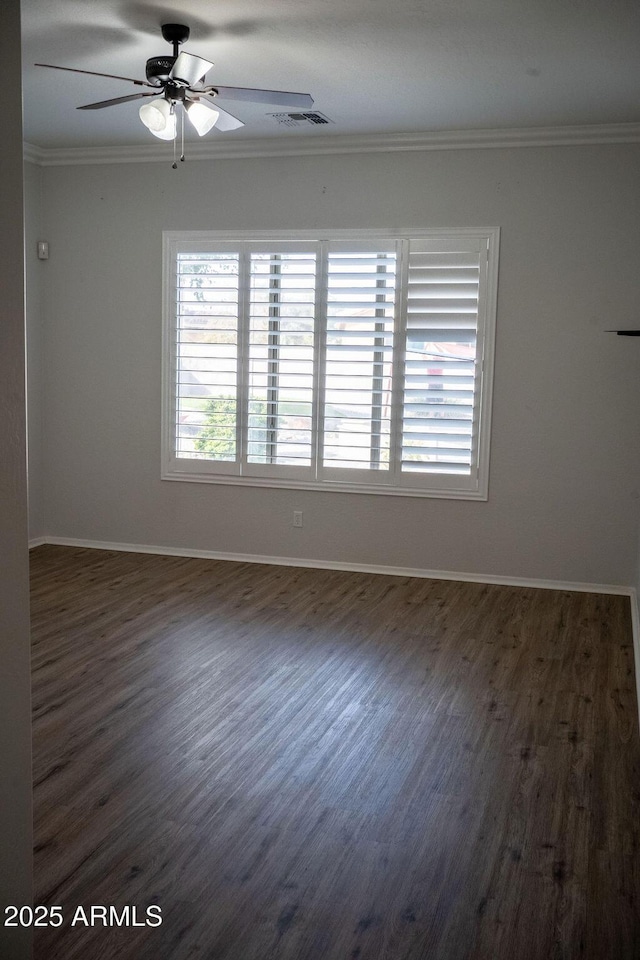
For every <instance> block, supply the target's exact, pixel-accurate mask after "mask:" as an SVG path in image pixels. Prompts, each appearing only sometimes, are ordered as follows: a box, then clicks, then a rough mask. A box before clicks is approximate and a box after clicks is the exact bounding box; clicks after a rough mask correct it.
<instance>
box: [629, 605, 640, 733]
mask: <svg viewBox="0 0 640 960" xmlns="http://www.w3.org/2000/svg"><path fill="white" fill-rule="evenodd" d="M629 596H630V599H631V633H632V636H633V660H634V666H635V668H636V700H637V703H638V723H639V724H640V607H638V591H637V590H636V589H635V588H633V587H632V588H631V593H630V595H629Z"/></svg>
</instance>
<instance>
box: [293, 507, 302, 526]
mask: <svg viewBox="0 0 640 960" xmlns="http://www.w3.org/2000/svg"><path fill="white" fill-rule="evenodd" d="M293 525H294V527H301V526H302V510H294V511H293Z"/></svg>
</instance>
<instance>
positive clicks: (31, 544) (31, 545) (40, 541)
mask: <svg viewBox="0 0 640 960" xmlns="http://www.w3.org/2000/svg"><path fill="white" fill-rule="evenodd" d="M48 542H49V541H48V540H47V538H46V537H34V538H33V540H29V550H33V548H34V547H41V546H42V544H43V543H48Z"/></svg>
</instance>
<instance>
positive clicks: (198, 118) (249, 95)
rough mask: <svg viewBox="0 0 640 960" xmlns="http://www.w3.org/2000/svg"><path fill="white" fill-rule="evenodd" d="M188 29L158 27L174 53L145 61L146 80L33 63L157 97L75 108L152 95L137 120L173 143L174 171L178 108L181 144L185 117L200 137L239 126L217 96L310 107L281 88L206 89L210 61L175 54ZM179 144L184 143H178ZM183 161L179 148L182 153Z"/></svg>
mask: <svg viewBox="0 0 640 960" xmlns="http://www.w3.org/2000/svg"><path fill="white" fill-rule="evenodd" d="M189 33H190V31H189V27H187V26H185V25H184V24H180V23H165V24H164V25H163V27H162V36H163V37H164V39H165V40H166V41H167V42H168V43H171V44H172V46H173V55H172V56H164V57H151V59H149V60H147V63H146V70H145V75H146V80H134V79H132V78H131V77H118V76H114V75H113V74H107V73H96V71H94V70H79V69H75V68H73V67H57V66H54V65H53V64H50V63H37V64H35V66H37V67H49V68H50V69H52V70H66V71H67V72H70V73H85V74H91V75H92V76H97V77H109V78H110V79H113V80H125V81H126V82H128V83H134V84H135V85H136V86H138V87H150V88H151V89H152V90H155V91H157V92H158V93H159V92H160V90H162V94H161V95H160V96H156V93H134V94H129V95H128V96H125V97H116V98H114V99H111V100H101V101H99V102H98V103H87V104H84V105H83V106H81V107H78V108H77V109H78V110H101V109H102V108H103V107H111V106H115V104H118V103H128V102H129V101H131V100H139V99H146V98H148V97H156V99H154V100H151V101H149V102H147V103H143V104H142V106H141V107H140V110H139V116H140V120H141V121H142V123H143V124H144V126H145V127H146V128H147V130H149V131H150V133H152V134H153V135H154V137H158V138H159V139H160V140H173V141H174V163H173V166H174V168H175V166H176V163H175V141H176V138H177V135H178V124H177V108H178V106H181V107H182V114H181V117H182V124H181V129H182V137H183V141H184V117H185V115H186V116H187V117H188V119H189V121H190V123H191V124H192V126H193V127H194V129H195V131H196V133H197V134H198V136H200V137H203V136H204V135H205V134H207V133H209V131H210V130H212V129H213V127H215V126H217V128H218V130H219V131H220V132H226V131H228V130H237V129H239V128H240V127H243V126H244V123H243V122H242V120H239V119H238V118H237V117H234V116H233V114H231V113H228V112H227V111H226V110H223V109H222V108H221V107H220V108H217V105H216V108H215V109H214V108H213V107H211V106H210V105H209V102H207V101H210V100H212V99H214V98H217V97H221V98H222V99H228V100H246V101H248V102H253V103H279V104H283V105H284V106H290V107H297V108H300V109H305V108H309V107H311V106H313V98H312V97H311V96H309V94H308V93H291V92H289V91H284V90H259V89H253V88H249V87H219V86H205V85H204V78H205V75H206V74H207V73H208V71H209V70H210V69H211V67H212V66H213V63H211V61H210V60H205V59H204V58H202V57H195V56H193V55H192V54H190V53H185V52H184V51H182V52H180V50H179V48H180V45H181V44H183V43H184V42H185V40H188V39H189ZM183 146H184V144H183ZM181 159H182V160H184V149H183V151H182V157H181Z"/></svg>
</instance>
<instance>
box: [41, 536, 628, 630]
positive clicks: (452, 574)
mask: <svg viewBox="0 0 640 960" xmlns="http://www.w3.org/2000/svg"><path fill="white" fill-rule="evenodd" d="M41 543H51V544H56V545H58V546H64V547H87V548H89V549H93V550H116V551H120V552H124V553H151V554H159V555H165V556H168V557H193V558H197V559H203V560H229V561H231V562H234V563H266V564H271V565H275V566H282V567H310V568H312V569H316V570H344V571H346V572H348V573H377V574H383V575H385V576H393V577H419V578H421V579H425V580H458V581H461V582H464V583H491V584H496V585H498V586H506V587H535V588H538V589H543V590H568V591H571V592H574V593H575V592H578V593H605V594H615V595H618V596H627V597H631V596H633V595H634V594H635V591H634V589H633V587H628V586H623V585H619V584H611V583H575V582H573V581H570V580H536V579H532V578H529V577H507V576H496V575H493V574H483V573H464V572H460V571H454V570H423V569H421V568H417V567H390V566H385V565H383V564H375V563H348V562H343V561H341V560H307V559H304V558H302V557H272V556H263V555H262V554H254V553H225V552H224V551H220V550H194V549H190V548H185V547H159V546H154V545H149V544H139V543H109V542H106V541H103V540H78V539H75V538H73V537H44V538H39V539H38V541H37V542H34V543H33V546H39V545H41ZM31 545H32V544H30V546H31ZM632 606H633V604H632ZM636 613H637V611H636Z"/></svg>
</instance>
